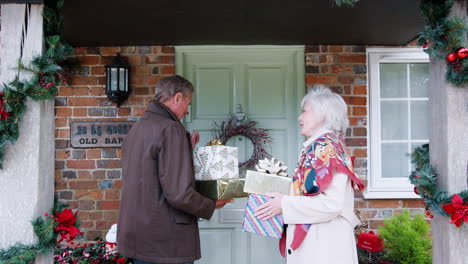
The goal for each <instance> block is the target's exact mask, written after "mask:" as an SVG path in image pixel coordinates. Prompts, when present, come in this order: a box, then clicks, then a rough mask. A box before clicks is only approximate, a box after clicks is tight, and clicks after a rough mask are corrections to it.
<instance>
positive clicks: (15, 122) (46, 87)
mask: <svg viewBox="0 0 468 264" xmlns="http://www.w3.org/2000/svg"><path fill="white" fill-rule="evenodd" d="M62 6H63V1H59V2H58V3H57V7H56V8H48V7H44V10H43V14H42V16H43V18H44V35H45V36H47V37H46V51H45V52H44V54H43V55H41V56H36V57H34V58H33V59H32V61H31V63H30V64H29V65H25V64H23V63H22V62H19V64H18V70H19V71H23V72H29V73H30V74H31V77H30V78H29V79H27V80H20V79H19V76H17V77H16V78H15V80H13V81H11V82H10V83H8V84H4V87H3V89H2V90H3V91H2V92H0V169H2V168H3V159H4V155H5V150H6V146H7V145H8V143H10V144H14V143H15V142H16V140H17V139H18V137H19V125H20V122H21V119H22V117H23V115H24V113H25V110H26V107H27V105H26V102H27V99H28V98H31V99H32V100H34V101H41V100H50V99H53V98H54V97H55V95H56V94H57V91H58V86H59V85H63V84H67V83H68V81H69V79H70V72H71V70H73V69H74V68H76V67H77V65H78V61H77V60H76V59H75V58H73V57H74V55H73V48H72V47H71V46H70V45H68V44H66V43H64V42H63V41H62V38H61V36H60V32H61V30H62V27H63V23H62V17H61V15H60V10H61V8H62ZM0 90H1V89H0Z"/></svg>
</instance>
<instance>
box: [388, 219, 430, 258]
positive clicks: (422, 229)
mask: <svg viewBox="0 0 468 264" xmlns="http://www.w3.org/2000/svg"><path fill="white" fill-rule="evenodd" d="M379 233H380V237H381V238H382V239H383V240H384V246H385V248H386V249H387V250H388V251H387V257H388V258H389V259H392V260H393V261H396V262H399V263H401V264H430V263H432V239H431V238H430V237H429V224H428V223H427V222H426V221H425V220H424V216H423V215H421V214H420V215H416V216H415V217H414V218H411V217H410V214H409V212H408V211H407V210H405V211H403V212H402V213H401V214H400V215H394V216H392V217H391V218H390V219H386V220H384V226H383V227H380V228H379Z"/></svg>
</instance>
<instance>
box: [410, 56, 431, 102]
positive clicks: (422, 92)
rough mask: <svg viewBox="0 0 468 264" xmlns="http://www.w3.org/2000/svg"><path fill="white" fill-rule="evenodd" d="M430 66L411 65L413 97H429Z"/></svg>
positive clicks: (422, 64)
mask: <svg viewBox="0 0 468 264" xmlns="http://www.w3.org/2000/svg"><path fill="white" fill-rule="evenodd" d="M428 85H429V64H428V63H414V64H410V93H411V97H428V96H429V95H428Z"/></svg>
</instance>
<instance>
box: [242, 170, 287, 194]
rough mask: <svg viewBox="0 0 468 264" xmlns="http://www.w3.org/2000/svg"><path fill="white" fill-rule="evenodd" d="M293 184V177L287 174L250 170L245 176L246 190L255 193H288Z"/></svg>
mask: <svg viewBox="0 0 468 264" xmlns="http://www.w3.org/2000/svg"><path fill="white" fill-rule="evenodd" d="M291 184H292V179H291V178H289V177H287V176H279V175H276V174H268V173H263V172H258V171H251V170H248V171H247V175H246V177H245V184H244V192H246V193H255V194H266V193H274V192H279V193H282V194H285V195H288V194H289V191H290V189H291Z"/></svg>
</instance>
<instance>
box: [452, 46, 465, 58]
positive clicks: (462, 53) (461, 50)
mask: <svg viewBox="0 0 468 264" xmlns="http://www.w3.org/2000/svg"><path fill="white" fill-rule="evenodd" d="M455 53H456V54H457V58H459V59H464V58H465V57H466V56H468V49H467V48H463V47H461V48H458V49H457V50H456V51H455Z"/></svg>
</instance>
